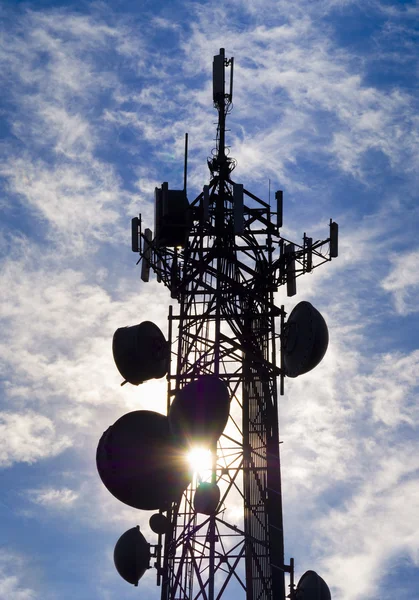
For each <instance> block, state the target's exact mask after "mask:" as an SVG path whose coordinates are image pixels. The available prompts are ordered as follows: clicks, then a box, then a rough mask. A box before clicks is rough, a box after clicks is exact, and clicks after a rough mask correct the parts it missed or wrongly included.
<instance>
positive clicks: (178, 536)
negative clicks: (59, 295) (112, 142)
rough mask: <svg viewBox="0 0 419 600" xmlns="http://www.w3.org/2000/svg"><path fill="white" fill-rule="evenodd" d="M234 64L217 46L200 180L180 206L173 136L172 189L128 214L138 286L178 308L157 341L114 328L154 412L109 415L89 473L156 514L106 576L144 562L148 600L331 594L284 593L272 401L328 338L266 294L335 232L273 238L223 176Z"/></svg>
mask: <svg viewBox="0 0 419 600" xmlns="http://www.w3.org/2000/svg"><path fill="white" fill-rule="evenodd" d="M233 65H234V62H233V58H231V59H226V57H225V53H224V49H223V48H222V49H221V50H220V53H219V54H218V55H217V56H215V57H214V62H213V101H214V106H215V108H216V109H217V111H218V127H217V138H216V148H215V151H213V155H212V156H211V158H210V159H208V167H209V170H210V173H211V177H210V181H209V184H208V185H205V186H204V188H203V190H202V192H201V193H200V194H199V196H198V197H197V198H195V200H193V201H192V202H189V201H188V199H187V190H186V183H187V141H188V138H187V135H186V138H185V169H184V185H183V189H181V190H172V189H169V186H168V183H163V184H162V186H161V188H156V190H155V223H154V235H153V233H152V231H151V230H150V229H144V231H143V229H142V222H141V216H139V217H136V218H134V219H133V220H132V249H133V251H135V252H139V254H140V261H141V278H142V280H143V281H144V282H147V281H148V280H149V277H150V271H152V272H154V273H155V275H156V277H157V280H158V281H159V282H162V283H164V285H165V286H167V287H168V288H169V290H170V293H171V297H172V298H173V299H174V300H176V301H177V302H176V304H175V305H174V306H170V309H169V316H168V336H167V341H166V338H165V336H164V335H163V333H162V332H161V331H160V329H159V328H158V327H157V326H156V325H155V324H153V323H151V322H150V321H145V322H143V323H140V324H139V325H135V326H131V327H124V328H121V329H118V330H117V331H116V332H115V335H114V339H113V352H114V358H115V362H116V365H117V367H118V369H119V371H120V373H121V375H122V376H123V377H124V383H126V382H127V381H128V382H130V383H132V384H134V385H138V384H139V383H143V382H144V381H146V380H149V379H152V378H159V377H163V376H165V375H166V377H167V382H168V387H167V415H161V414H159V413H156V412H153V411H152V410H150V411H148V410H139V411H133V412H131V413H128V414H127V415H124V416H123V417H121V418H120V419H119V420H118V421H117V422H116V423H115V424H114V425H112V426H111V427H110V428H109V429H108V430H107V431H106V432H105V433H104V434H103V436H102V438H101V440H100V442H99V446H98V450H97V466H98V470H99V474H100V477H101V478H102V481H103V482H104V484H105V486H106V487H107V488H108V490H109V491H110V492H111V493H112V494H113V495H114V496H116V497H117V498H118V499H119V500H121V501H122V502H124V503H126V504H128V505H130V506H133V507H135V508H138V509H140V510H154V511H155V512H154V514H152V516H151V518H150V527H151V529H152V530H153V531H154V532H155V533H156V536H157V537H156V539H155V540H154V542H155V543H153V544H149V543H148V542H147V541H146V540H145V538H144V536H143V535H142V533H141V532H140V530H139V527H138V526H137V527H134V528H132V529H130V530H128V531H127V532H125V533H124V534H123V535H122V536H121V538H120V539H119V541H118V543H117V545H116V547H115V553H114V559H115V565H116V568H117V570H118V571H119V573H120V574H121V576H122V577H123V578H124V579H126V580H127V581H129V582H130V583H133V584H134V585H137V584H138V581H139V579H140V577H141V576H142V575H143V574H144V572H145V571H146V569H147V568H149V567H150V564H151V562H152V561H153V566H154V567H155V568H156V576H157V585H158V586H160V589H161V600H198V599H202V600H219V599H221V598H223V597H224V596H226V597H229V598H234V599H239V598H243V599H246V600H285V598H286V597H290V598H291V599H292V600H330V591H329V588H328V586H327V585H326V583H325V582H324V581H323V579H322V578H321V577H320V576H319V575H317V573H315V572H314V571H307V572H306V573H305V574H304V575H303V576H302V578H301V579H300V581H299V583H298V585H297V586H295V584H294V561H293V559H290V560H289V562H286V561H285V557H284V536H283V518H282V498H281V473H280V455H279V445H280V439H279V432H278V383H279V394H280V395H282V394H283V393H284V380H285V377H287V376H288V377H297V376H300V375H302V374H304V373H306V372H307V371H309V370H311V369H312V368H314V367H315V366H316V365H317V364H318V363H319V362H320V361H321V360H322V358H323V356H324V354H325V352H326V349H327V345H328V330H327V326H326V323H325V321H324V319H323V317H322V316H321V314H320V313H319V312H318V311H317V310H316V309H315V308H314V307H313V306H312V305H311V304H310V303H309V302H305V301H302V302H300V303H298V304H297V305H296V306H295V307H294V309H293V310H292V312H291V313H290V315H289V316H288V318H286V317H287V314H286V313H285V310H284V307H283V306H276V305H275V302H274V294H275V292H276V291H277V290H278V288H279V287H280V286H285V288H286V291H287V295H288V296H294V295H295V294H296V280H297V278H298V277H299V276H300V275H303V274H304V273H307V272H311V271H312V270H313V269H315V268H317V267H318V266H320V265H321V264H323V263H325V262H327V261H330V260H331V259H332V258H334V257H337V254H338V239H337V238H338V226H337V224H336V223H335V222H333V221H330V224H329V227H330V229H329V237H328V238H327V239H325V240H322V241H313V239H312V238H310V237H307V236H306V234H304V237H303V240H302V243H301V244H297V243H295V242H291V241H289V240H286V239H285V238H284V237H283V236H282V235H281V234H280V229H281V227H282V202H283V194H282V191H277V192H276V194H275V206H274V210H273V209H272V207H271V206H270V203H269V202H266V201H264V200H262V199H260V198H258V197H257V196H255V195H254V194H252V193H251V192H250V191H248V190H246V189H245V188H244V186H243V185H242V184H240V183H236V182H235V181H233V179H232V177H231V174H232V171H233V169H234V167H235V161H234V159H232V158H230V156H229V153H228V149H227V148H226V144H225V132H226V128H225V122H226V116H227V115H228V113H229V112H230V110H231V108H232V96H233ZM228 68H229V71H230V80H229V87H228V90H226V77H225V73H226V69H228ZM277 357H279V365H278V364H277ZM197 447H198V448H201V449H204V450H205V451H206V452H207V453H208V455H209V457H210V459H209V464H208V465H206V466H205V465H204V464H202V465H201V466H200V467H199V468H195V470H194V471H191V469H190V467H189V466H188V461H187V455H188V454H189V453H190V452H191V451H193V450H194V449H196V448H197ZM156 511H157V512H156ZM286 580H287V581H286ZM228 594H230V595H229V596H227V595H228Z"/></svg>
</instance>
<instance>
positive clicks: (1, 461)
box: [0, 411, 71, 467]
mask: <svg viewBox="0 0 419 600" xmlns="http://www.w3.org/2000/svg"><path fill="white" fill-rule="evenodd" d="M0 432H1V438H2V440H3V443H2V447H1V450H0V465H1V466H3V467H7V466H10V465H11V464H13V463H14V462H26V463H29V464H31V463H33V462H36V461H37V460H40V459H42V458H47V457H49V456H56V455H57V454H59V453H60V452H62V451H63V450H65V449H66V448H69V447H70V446H71V440H70V439H69V438H68V437H67V436H64V435H57V432H56V427H55V425H54V423H53V422H52V421H51V419H48V417H45V416H44V415H41V414H37V413H35V412H33V411H27V412H19V413H13V412H4V411H3V412H0Z"/></svg>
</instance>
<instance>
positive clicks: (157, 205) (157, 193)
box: [154, 187, 163, 246]
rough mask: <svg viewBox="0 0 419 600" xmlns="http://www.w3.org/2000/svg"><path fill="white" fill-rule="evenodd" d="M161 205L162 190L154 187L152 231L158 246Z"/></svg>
mask: <svg viewBox="0 0 419 600" xmlns="http://www.w3.org/2000/svg"><path fill="white" fill-rule="evenodd" d="M162 213H163V206H162V190H161V188H158V187H156V188H154V231H155V234H156V235H155V243H156V246H159V243H160V231H161V226H162V218H163V214H162Z"/></svg>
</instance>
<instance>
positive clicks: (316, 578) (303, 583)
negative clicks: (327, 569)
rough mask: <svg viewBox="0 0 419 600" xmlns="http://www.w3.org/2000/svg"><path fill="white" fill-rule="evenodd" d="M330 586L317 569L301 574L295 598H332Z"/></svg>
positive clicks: (325, 599)
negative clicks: (318, 573)
mask: <svg viewBox="0 0 419 600" xmlns="http://www.w3.org/2000/svg"><path fill="white" fill-rule="evenodd" d="M331 598H332V596H331V594H330V590H329V587H328V585H327V583H326V582H325V580H324V579H322V578H321V577H320V575H317V573H316V572H315V571H306V572H305V573H304V575H302V576H301V579H300V581H299V582H298V585H297V589H296V591H295V600H331Z"/></svg>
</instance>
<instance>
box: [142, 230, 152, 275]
mask: <svg viewBox="0 0 419 600" xmlns="http://www.w3.org/2000/svg"><path fill="white" fill-rule="evenodd" d="M144 238H145V239H144V247H143V256H142V261H141V279H142V280H143V281H144V282H145V283H147V281H148V280H149V279H150V261H151V245H150V244H151V240H152V239H153V233H152V231H151V229H146V230H145V231H144Z"/></svg>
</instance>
